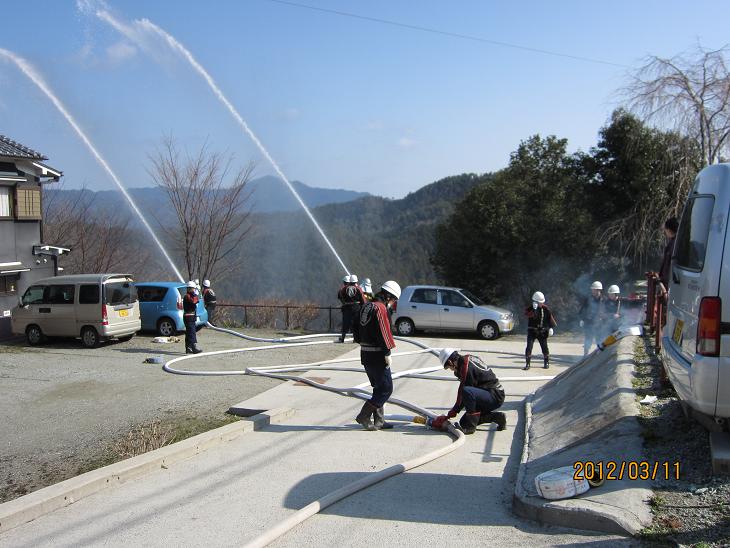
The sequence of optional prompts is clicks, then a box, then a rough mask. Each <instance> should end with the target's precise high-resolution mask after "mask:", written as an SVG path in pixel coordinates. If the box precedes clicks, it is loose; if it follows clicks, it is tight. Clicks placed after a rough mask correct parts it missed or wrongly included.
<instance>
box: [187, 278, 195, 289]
mask: <svg viewBox="0 0 730 548" xmlns="http://www.w3.org/2000/svg"><path fill="white" fill-rule="evenodd" d="M185 287H192V288H193V289H195V288H196V287H197V286H196V285H195V282H194V281H192V280H190V281H189V282H188V283H186V284H185Z"/></svg>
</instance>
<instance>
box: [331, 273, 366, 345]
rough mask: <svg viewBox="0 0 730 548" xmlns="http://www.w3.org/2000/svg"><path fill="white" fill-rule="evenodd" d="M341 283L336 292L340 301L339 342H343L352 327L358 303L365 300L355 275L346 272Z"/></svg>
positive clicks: (358, 306)
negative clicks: (340, 327) (340, 325)
mask: <svg viewBox="0 0 730 548" xmlns="http://www.w3.org/2000/svg"><path fill="white" fill-rule="evenodd" d="M342 282H343V285H342V287H341V288H340V290H339V291H338V292H337V298H338V299H339V300H340V302H341V303H342V307H341V310H342V329H341V335H340V342H341V343H343V342H345V336H347V333H348V332H349V331H350V330H351V329H352V320H353V317H354V316H355V313H356V312H357V311H358V310H359V308H360V305H362V304H363V303H364V302H365V297H364V296H363V294H362V289H360V286H359V285H357V276H355V275H354V274H352V275H350V274H348V275H347V276H345V277H344V278H342Z"/></svg>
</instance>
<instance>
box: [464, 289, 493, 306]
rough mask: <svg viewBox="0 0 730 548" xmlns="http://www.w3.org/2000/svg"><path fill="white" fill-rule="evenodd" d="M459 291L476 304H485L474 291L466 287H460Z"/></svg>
mask: <svg viewBox="0 0 730 548" xmlns="http://www.w3.org/2000/svg"><path fill="white" fill-rule="evenodd" d="M459 291H461V294H462V295H464V297H466V298H467V299H469V300H470V301H471V302H473V303H474V304H475V305H477V306H483V305H485V304H487V303H485V302H484V301H483V300H481V299H480V298H479V297H477V296H476V295H474V293H472V292H471V291H468V290H466V289H460V290H459Z"/></svg>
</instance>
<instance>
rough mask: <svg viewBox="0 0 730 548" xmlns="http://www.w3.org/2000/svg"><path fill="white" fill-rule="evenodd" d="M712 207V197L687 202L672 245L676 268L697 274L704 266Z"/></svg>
mask: <svg viewBox="0 0 730 548" xmlns="http://www.w3.org/2000/svg"><path fill="white" fill-rule="evenodd" d="M714 205H715V198H714V197H712V196H697V197H694V198H690V199H689V200H688V201H687V205H685V206H684V213H683V214H682V222H681V223H680V225H679V232H678V233H677V239H676V241H675V243H674V261H675V263H676V265H677V266H679V267H681V268H685V269H687V270H695V271H697V272H700V271H701V270H702V268H703V267H704V266H705V252H706V251H707V238H708V236H709V234H710V223H711V222H712V208H713V207H714Z"/></svg>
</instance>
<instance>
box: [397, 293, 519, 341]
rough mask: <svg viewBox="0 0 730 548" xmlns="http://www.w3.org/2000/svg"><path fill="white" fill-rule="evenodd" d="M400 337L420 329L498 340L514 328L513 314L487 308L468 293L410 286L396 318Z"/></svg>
mask: <svg viewBox="0 0 730 548" xmlns="http://www.w3.org/2000/svg"><path fill="white" fill-rule="evenodd" d="M393 322H394V324H395V330H396V334H398V335H403V336H408V335H413V334H414V333H415V331H416V329H427V330H433V331H472V332H473V331H476V332H477V334H478V335H479V336H480V337H482V338H484V339H496V338H497V337H499V336H500V335H502V334H504V333H509V332H510V331H512V329H513V328H514V315H513V314H512V312H510V311H509V310H505V309H504V308H498V307H496V306H490V305H487V304H485V303H484V302H483V301H482V300H481V299H479V297H477V296H476V295H473V294H472V293H470V292H469V291H467V290H466V289H459V288H457V287H440V286H436V285H409V286H408V287H406V288H405V289H404V290H403V292H402V293H401V296H400V299H399V300H398V305H397V308H396V311H395V313H394V314H393Z"/></svg>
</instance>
